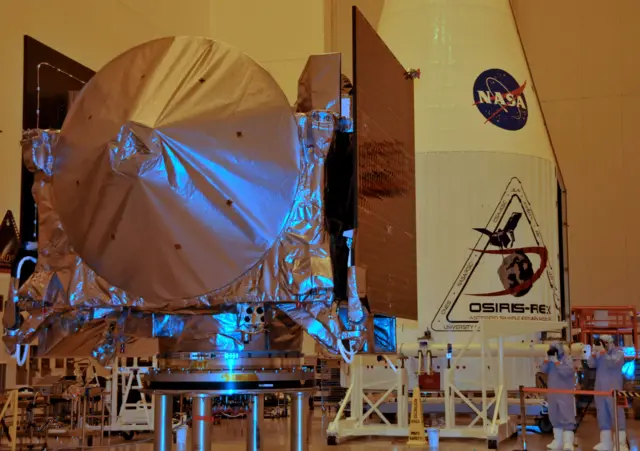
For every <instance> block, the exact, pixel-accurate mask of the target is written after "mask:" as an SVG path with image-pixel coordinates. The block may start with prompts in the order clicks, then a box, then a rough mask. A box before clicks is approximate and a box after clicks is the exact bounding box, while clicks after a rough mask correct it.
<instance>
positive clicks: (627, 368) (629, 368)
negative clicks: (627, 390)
mask: <svg viewBox="0 0 640 451" xmlns="http://www.w3.org/2000/svg"><path fill="white" fill-rule="evenodd" d="M622 375H623V376H624V377H625V379H634V378H635V375H636V361H635V360H632V361H630V362H627V363H625V364H624V365H623V366H622Z"/></svg>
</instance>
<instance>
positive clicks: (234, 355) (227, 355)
mask: <svg viewBox="0 0 640 451" xmlns="http://www.w3.org/2000/svg"><path fill="white" fill-rule="evenodd" d="M239 357H240V354H238V353H237V352H225V353H224V359H225V360H236V359H237V358H239Z"/></svg>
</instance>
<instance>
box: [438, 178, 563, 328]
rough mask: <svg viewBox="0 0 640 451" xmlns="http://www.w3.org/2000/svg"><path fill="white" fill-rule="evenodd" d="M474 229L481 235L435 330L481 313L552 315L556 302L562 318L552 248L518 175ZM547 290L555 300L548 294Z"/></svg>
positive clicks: (467, 323) (464, 323)
mask: <svg viewBox="0 0 640 451" xmlns="http://www.w3.org/2000/svg"><path fill="white" fill-rule="evenodd" d="M473 230H475V231H476V232H478V233H479V235H480V236H479V238H478V240H477V242H476V244H475V245H474V246H473V247H472V248H471V252H470V254H469V257H468V258H467V261H466V262H465V264H464V266H463V267H462V270H461V271H460V273H459V274H458V277H457V278H456V280H455V282H454V283H453V286H452V287H451V289H450V290H449V293H448V294H447V296H446V298H445V300H444V302H443V303H442V306H441V307H440V309H439V310H438V312H437V313H436V315H435V318H434V319H433V321H432V323H431V327H432V329H433V330H436V331H469V330H472V329H473V328H474V325H475V324H476V323H477V322H478V320H479V319H481V318H487V319H526V320H531V319H534V320H551V319H553V318H552V307H555V312H556V314H555V316H556V317H557V319H558V320H559V312H560V297H559V295H558V291H557V288H556V286H555V283H554V277H553V268H552V266H551V263H550V262H549V259H548V250H547V247H546V246H545V244H544V240H543V239H542V234H541V232H540V226H539V224H538V223H537V221H536V219H535V216H534V214H533V209H532V208H531V204H530V203H529V200H528V199H527V196H526V194H525V192H524V190H523V188H522V183H520V180H518V179H517V178H513V179H511V181H510V182H509V184H508V185H507V188H506V189H505V191H504V193H503V195H502V198H501V199H500V202H499V203H498V206H497V207H496V209H495V211H494V212H493V214H492V216H491V218H490V219H489V222H488V224H487V225H486V226H485V227H482V228H480V227H478V228H475V227H474V228H473ZM536 267H537V269H536ZM547 284H548V285H547ZM487 286H489V287H494V286H495V289H490V290H487V289H486V288H485V287H487ZM547 289H549V290H550V291H551V293H552V297H553V301H552V302H553V305H551V302H550V301H551V300H550V299H549V298H548V295H547V296H544V292H545V291H546V290H547ZM545 298H546V299H545ZM545 301H546V302H545Z"/></svg>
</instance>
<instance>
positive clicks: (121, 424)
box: [87, 357, 157, 432]
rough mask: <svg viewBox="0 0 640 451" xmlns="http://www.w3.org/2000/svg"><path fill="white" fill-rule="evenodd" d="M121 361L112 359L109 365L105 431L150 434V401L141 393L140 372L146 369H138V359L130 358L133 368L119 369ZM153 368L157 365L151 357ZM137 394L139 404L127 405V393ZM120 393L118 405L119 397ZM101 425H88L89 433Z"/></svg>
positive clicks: (122, 360)
mask: <svg viewBox="0 0 640 451" xmlns="http://www.w3.org/2000/svg"><path fill="white" fill-rule="evenodd" d="M121 363H124V358H119V357H116V359H115V360H114V362H113V364H112V366H111V390H110V395H109V397H108V399H107V402H106V410H107V411H108V418H109V424H108V425H105V426H104V430H105V431H110V432H120V431H153V430H154V398H153V397H151V396H149V395H148V394H145V393H144V392H143V391H142V390H143V389H144V386H143V384H142V373H143V371H147V370H148V369H149V367H140V366H138V359H137V358H134V359H133V366H130V367H128V366H124V365H123V366H120V364H121ZM154 366H157V362H156V359H155V358H154ZM135 391H138V392H140V401H138V402H135V403H129V402H127V399H128V398H129V394H130V393H131V392H135ZM120 393H122V403H120V402H119V394H120ZM100 428H101V426H89V425H87V429H89V430H98V429H100Z"/></svg>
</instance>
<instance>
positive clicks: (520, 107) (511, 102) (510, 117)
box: [473, 69, 529, 131]
mask: <svg viewBox="0 0 640 451" xmlns="http://www.w3.org/2000/svg"><path fill="white" fill-rule="evenodd" d="M526 86H527V82H526V81H525V82H523V83H522V84H520V83H518V82H517V81H516V79H515V78H514V77H513V76H511V74H509V73H508V72H506V71H504V70H502V69H489V70H485V71H484V72H483V73H481V74H480V75H479V76H478V78H476V81H475V83H474V84H473V102H474V103H473V104H474V105H475V106H476V107H477V108H478V111H480V113H481V114H482V115H483V116H484V117H485V118H486V121H485V124H486V123H487V122H491V123H492V124H493V125H495V126H496V127H500V128H502V129H504V130H511V131H516V130H520V129H522V128H523V127H524V126H525V125H526V124H527V118H528V116H529V113H528V109H527V99H526V98H525V96H524V89H525V88H526Z"/></svg>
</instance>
